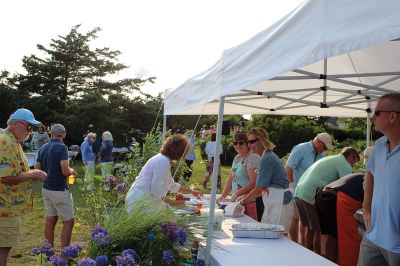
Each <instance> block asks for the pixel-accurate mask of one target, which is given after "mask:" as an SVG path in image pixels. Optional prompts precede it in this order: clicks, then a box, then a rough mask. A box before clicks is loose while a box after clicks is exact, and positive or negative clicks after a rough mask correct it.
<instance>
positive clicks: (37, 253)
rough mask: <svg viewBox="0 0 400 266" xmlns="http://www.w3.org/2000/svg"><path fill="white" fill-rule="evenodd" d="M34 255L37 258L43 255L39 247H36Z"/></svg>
mask: <svg viewBox="0 0 400 266" xmlns="http://www.w3.org/2000/svg"><path fill="white" fill-rule="evenodd" d="M32 253H33V255H35V256H37V255H39V254H40V253H41V250H40V248H39V247H34V248H33V250H32Z"/></svg>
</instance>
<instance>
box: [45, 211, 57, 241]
mask: <svg viewBox="0 0 400 266" xmlns="http://www.w3.org/2000/svg"><path fill="white" fill-rule="evenodd" d="M57 220H58V216H48V217H46V225H45V227H44V236H45V238H46V239H47V241H49V243H50V245H51V246H52V247H54V229H55V227H56V224H57Z"/></svg>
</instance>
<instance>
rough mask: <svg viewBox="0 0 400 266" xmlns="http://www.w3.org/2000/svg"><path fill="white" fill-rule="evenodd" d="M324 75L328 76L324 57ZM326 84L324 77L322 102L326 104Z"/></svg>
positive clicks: (326, 62)
mask: <svg viewBox="0 0 400 266" xmlns="http://www.w3.org/2000/svg"><path fill="white" fill-rule="evenodd" d="M324 75H325V77H326V76H328V59H326V58H325V59H324ZM327 84H328V82H327V80H326V78H325V79H324V92H323V103H324V105H325V104H326V89H327V88H326V85H327Z"/></svg>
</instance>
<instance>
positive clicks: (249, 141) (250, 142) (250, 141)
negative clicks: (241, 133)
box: [247, 139, 258, 144]
mask: <svg viewBox="0 0 400 266" xmlns="http://www.w3.org/2000/svg"><path fill="white" fill-rule="evenodd" d="M257 141H258V139H248V140H247V143H249V144H254V143H256V142H257Z"/></svg>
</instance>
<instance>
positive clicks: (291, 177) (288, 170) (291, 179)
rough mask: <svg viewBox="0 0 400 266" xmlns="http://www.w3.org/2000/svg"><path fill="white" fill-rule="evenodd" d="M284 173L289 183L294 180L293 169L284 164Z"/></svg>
mask: <svg viewBox="0 0 400 266" xmlns="http://www.w3.org/2000/svg"><path fill="white" fill-rule="evenodd" d="M285 171H286V175H287V177H288V180H289V183H291V182H294V177H293V169H292V168H290V167H289V166H288V165H286V166H285Z"/></svg>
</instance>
